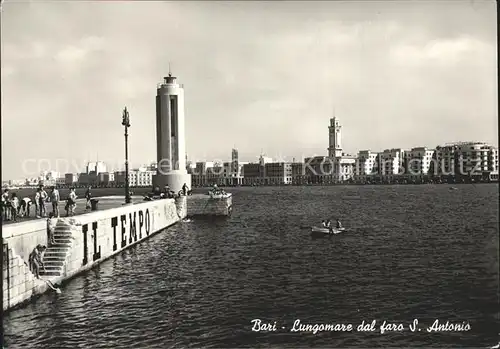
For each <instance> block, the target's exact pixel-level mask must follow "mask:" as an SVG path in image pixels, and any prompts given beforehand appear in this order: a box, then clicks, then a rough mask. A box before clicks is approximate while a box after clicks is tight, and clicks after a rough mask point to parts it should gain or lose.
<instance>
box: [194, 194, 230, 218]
mask: <svg viewBox="0 0 500 349" xmlns="http://www.w3.org/2000/svg"><path fill="white" fill-rule="evenodd" d="M186 206H187V207H186V216H187V217H195V216H230V215H231V213H232V210H233V196H232V194H230V193H228V194H226V196H225V197H223V198H211V197H210V196H209V195H203V194H194V195H190V196H187V197H186Z"/></svg>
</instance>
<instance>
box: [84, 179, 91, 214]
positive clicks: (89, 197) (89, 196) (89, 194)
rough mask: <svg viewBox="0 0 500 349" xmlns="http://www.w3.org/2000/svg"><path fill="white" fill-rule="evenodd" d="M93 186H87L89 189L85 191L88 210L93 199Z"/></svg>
mask: <svg viewBox="0 0 500 349" xmlns="http://www.w3.org/2000/svg"><path fill="white" fill-rule="evenodd" d="M91 189H92V187H91V186H90V185H89V187H88V188H87V190H86V191H85V199H87V202H86V203H85V209H86V210H88V209H90V207H91V206H90V200H91V199H92V193H91V191H90V190H91Z"/></svg>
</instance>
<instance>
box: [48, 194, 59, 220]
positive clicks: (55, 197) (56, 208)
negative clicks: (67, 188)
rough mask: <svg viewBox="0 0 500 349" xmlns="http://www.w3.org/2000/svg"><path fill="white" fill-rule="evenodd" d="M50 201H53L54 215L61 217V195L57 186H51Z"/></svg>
mask: <svg viewBox="0 0 500 349" xmlns="http://www.w3.org/2000/svg"><path fill="white" fill-rule="evenodd" d="M51 189H52V191H51V192H50V201H51V202H52V213H53V215H54V216H56V217H59V201H60V200H61V197H60V195H59V190H57V189H56V187H51Z"/></svg>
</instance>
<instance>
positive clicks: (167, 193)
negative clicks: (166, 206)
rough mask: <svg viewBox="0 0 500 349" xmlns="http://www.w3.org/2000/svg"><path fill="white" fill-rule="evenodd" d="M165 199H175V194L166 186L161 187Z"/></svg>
mask: <svg viewBox="0 0 500 349" xmlns="http://www.w3.org/2000/svg"><path fill="white" fill-rule="evenodd" d="M162 194H163V195H164V197H165V198H167V199H172V198H174V197H175V192H173V191H172V190H171V189H170V187H169V186H168V185H166V186H165V187H163V193H162Z"/></svg>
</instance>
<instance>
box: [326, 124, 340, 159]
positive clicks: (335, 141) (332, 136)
mask: <svg viewBox="0 0 500 349" xmlns="http://www.w3.org/2000/svg"><path fill="white" fill-rule="evenodd" d="M328 135H329V137H328V157H329V158H332V159H333V158H337V157H341V156H342V126H341V125H340V122H339V120H338V119H337V118H336V117H333V118H331V119H330V126H328Z"/></svg>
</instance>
